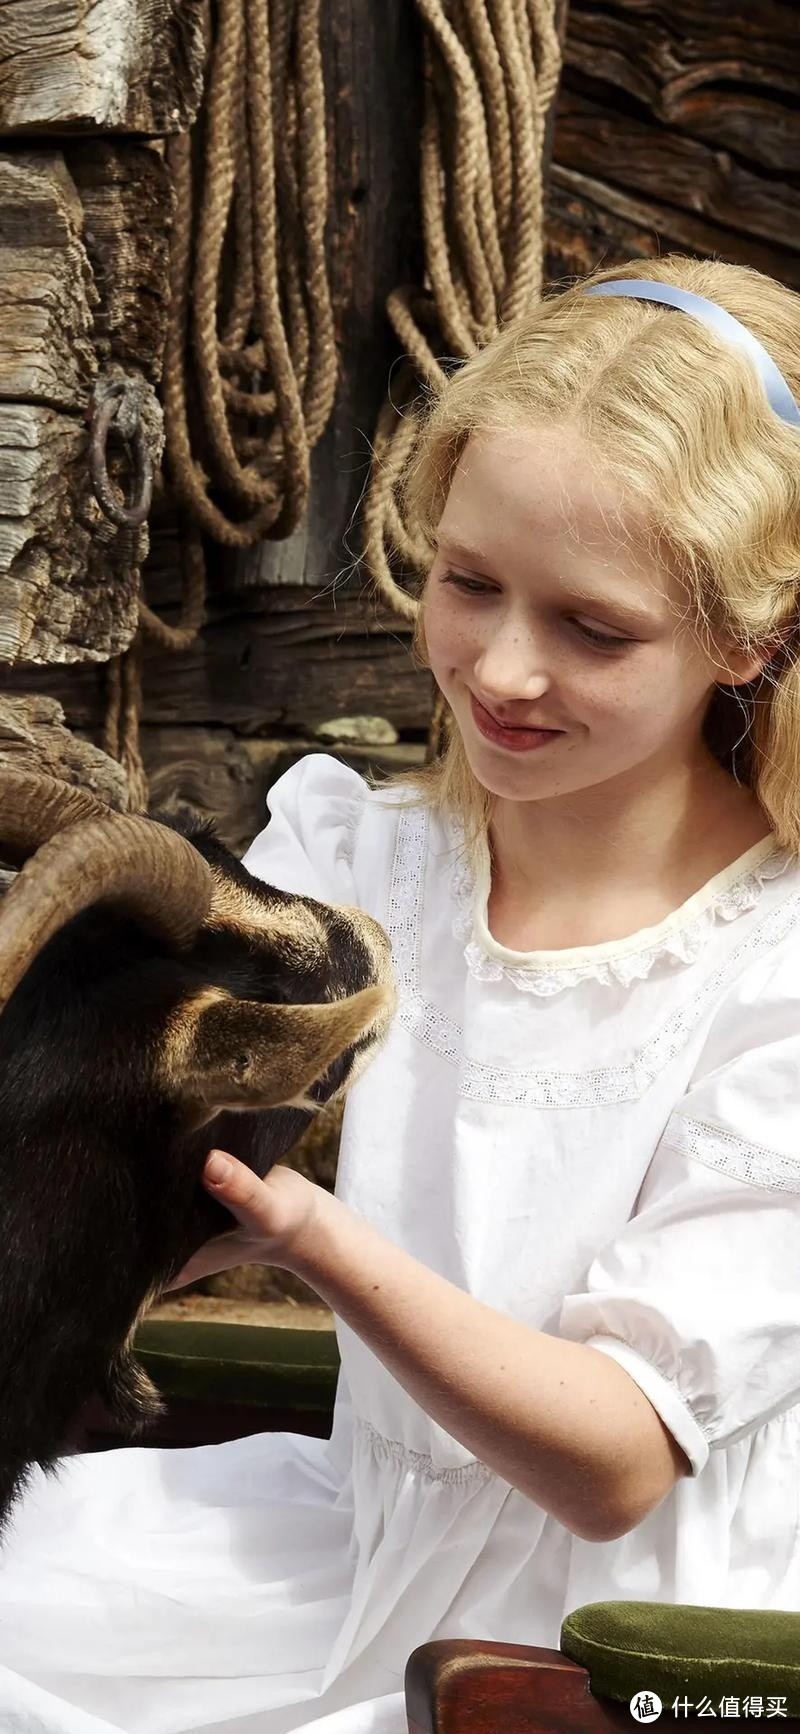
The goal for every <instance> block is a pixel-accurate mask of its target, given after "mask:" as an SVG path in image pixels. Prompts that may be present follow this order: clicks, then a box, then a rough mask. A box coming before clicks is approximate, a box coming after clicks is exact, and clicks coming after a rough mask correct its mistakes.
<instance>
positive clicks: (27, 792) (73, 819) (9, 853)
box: [0, 764, 111, 867]
mask: <svg viewBox="0 0 800 1734" xmlns="http://www.w3.org/2000/svg"><path fill="white" fill-rule="evenodd" d="M109 812H111V808H110V807H107V806H106V804H105V802H104V801H100V800H98V798H97V796H96V795H91V794H90V793H89V791H88V789H80V788H75V786H74V784H72V783H61V782H59V781H58V779H57V778H56V777H49V776H46V775H44V774H43V773H42V772H37V771H18V770H16V769H15V768H14V767H13V766H11V765H7V764H4V765H0V859H2V860H4V861H7V862H9V864H10V865H11V866H14V867H16V866H17V865H18V864H20V863H21V862H23V861H26V860H27V858H28V856H29V855H33V854H34V852H35V850H37V849H38V848H39V847H40V845H41V844H42V843H46V842H47V841H48V840H49V838H50V837H54V836H55V833H56V831H63V830H64V829H65V827H66V826H67V825H76V824H78V823H79V822H80V821H81V819H102V818H105V816H106V814H108V813H109Z"/></svg>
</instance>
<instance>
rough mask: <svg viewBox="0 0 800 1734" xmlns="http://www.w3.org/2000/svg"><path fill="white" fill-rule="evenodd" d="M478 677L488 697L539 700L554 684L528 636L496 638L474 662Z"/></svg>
mask: <svg viewBox="0 0 800 1734" xmlns="http://www.w3.org/2000/svg"><path fill="white" fill-rule="evenodd" d="M475 676H476V679H477V681H478V682H479V685H480V688H481V691H482V692H483V693H485V695H486V697H487V698H494V699H497V700H498V701H499V700H501V699H512V698H539V697H540V695H541V694H542V693H543V692H547V690H548V688H549V686H550V684H551V681H550V674H549V672H548V669H547V663H546V658H545V655H544V653H543V651H542V649H541V647H540V646H537V645H536V644H535V643H534V642H533V639H532V638H531V636H530V635H529V634H527V633H525V634H517V635H516V637H515V638H510V637H509V636H506V637H505V638H504V639H503V640H502V641H501V640H499V639H494V640H493V641H492V643H491V644H490V645H488V646H487V648H486V649H485V650H484V651H482V652H481V655H480V656H479V657H478V659H477V661H476V663H475Z"/></svg>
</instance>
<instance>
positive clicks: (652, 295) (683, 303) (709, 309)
mask: <svg viewBox="0 0 800 1734" xmlns="http://www.w3.org/2000/svg"><path fill="white" fill-rule="evenodd" d="M584 293H585V294H586V295H627V296H630V298H631V299H632V300H634V301H657V302H658V303H659V304H660V305H661V306H663V307H679V308H680V309H681V311H682V312H683V313H691V314H692V315H693V317H694V318H695V319H699V320H701V322H702V324H703V325H708V326H709V327H710V329H711V330H712V331H716V332H718V333H719V335H720V337H723V338H725V339H727V341H728V342H729V343H733V344H735V345H736V346H737V348H739V349H743V350H744V352H745V354H746V355H749V357H750V360H751V361H752V362H754V363H755V366H756V369H757V371H758V374H759V377H760V379H761V383H762V385H763V387H764V390H765V392H766V394H767V398H768V401H769V406H770V409H773V410H774V411H775V414H776V415H778V416H780V418H781V421H785V422H788V424H789V426H790V427H800V408H798V405H797V403H796V402H795V399H794V397H793V396H792V393H791V391H790V390H789V387H788V385H787V384H786V380H785V379H784V377H783V374H782V373H781V371H780V368H779V367H776V365H775V362H774V361H773V359H772V356H771V355H770V354H769V353H768V351H767V350H766V349H765V348H764V345H763V343H759V341H758V338H757V337H754V336H753V333H752V331H749V330H748V328H747V326H746V325H741V324H740V322H739V320H738V319H734V317H733V314H732V313H726V311H725V308H724V307H718V306H717V303H716V301H707V300H706V299H705V297H704V296H703V295H694V294H692V292H691V290H689V289H676V288H675V287H674V286H673V284H672V283H655V282H653V281H652V279H651V278H649V277H612V278H610V279H609V281H608V282H607V283H590V284H589V285H588V286H587V288H586V290H585V291H584Z"/></svg>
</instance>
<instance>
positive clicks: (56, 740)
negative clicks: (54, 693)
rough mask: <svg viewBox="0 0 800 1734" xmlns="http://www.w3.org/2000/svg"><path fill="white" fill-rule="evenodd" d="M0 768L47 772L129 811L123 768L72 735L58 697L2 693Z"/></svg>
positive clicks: (95, 748) (115, 806)
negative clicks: (21, 695) (57, 700)
mask: <svg viewBox="0 0 800 1734" xmlns="http://www.w3.org/2000/svg"><path fill="white" fill-rule="evenodd" d="M0 765H11V766H12V767H13V768H14V769H15V770H24V771H28V770H31V771H43V772H45V773H46V774H47V776H50V777H58V778H59V779H60V781H61V782H64V783H72V784H76V785H78V786H79V787H81V788H84V789H89V790H90V791H91V793H92V794H94V795H97V796H98V797H99V799H100V800H101V801H105V802H106V803H107V804H108V806H109V807H114V808H115V809H117V810H118V811H119V812H125V811H126V810H127V805H128V791H127V782H126V778H125V773H124V771H123V769H122V766H121V765H118V764H116V762H115V761H114V759H110V758H109V757H108V755H107V753H103V752H101V751H100V749H99V748H98V747H96V746H92V745H91V744H90V743H89V742H87V741H82V740H77V739H76V738H75V736H74V735H72V734H70V732H69V730H68V729H67V728H65V726H64V712H63V710H62V709H61V706H60V704H57V703H56V702H55V700H54V699H50V698H10V697H8V695H0Z"/></svg>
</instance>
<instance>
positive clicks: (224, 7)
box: [105, 0, 338, 807]
mask: <svg viewBox="0 0 800 1734" xmlns="http://www.w3.org/2000/svg"><path fill="white" fill-rule="evenodd" d="M319 14H320V0H218V4H217V8H216V31H215V36H214V40H213V42H212V45H211V48H210V56H209V73H208V84H207V91H206V97H205V101H204V105H203V111H202V112H201V115H200V118H199V121H198V125H197V127H196V128H195V129H194V132H193V133H192V134H191V135H189V134H180V135H178V136H177V137H175V138H173V139H171V140H170V141H169V144H168V147H167V160H168V163H169V167H170V171H171V175H172V180H173V186H174V190H175V201H176V207H175V217H174V223H173V230H172V242H171V256H170V310H169V318H168V326H167V339H166V345H165V351H164V373H163V386H162V398H163V405H164V432H165V439H166V472H167V481H168V485H169V489H170V491H171V493H172V494H173V495H174V498H175V501H176V502H177V505H178V507H179V509H180V512H181V514H182V516H183V520H184V524H183V534H182V538H181V541H182V606H181V614H180V619H179V622H178V625H177V626H169V625H167V624H166V622H164V621H163V620H161V619H159V617H158V616H157V615H156V614H154V612H153V611H152V609H151V608H149V607H148V606H147V603H146V602H145V601H144V599H143V598H142V600H141V603H140V615H139V630H138V633H137V636H136V639H135V640H134V643H133V645H132V646H131V649H130V650H129V651H128V652H126V653H125V655H124V656H123V657H119V658H115V659H114V661H113V662H112V663H111V664H110V665H109V708H108V712H107V718H106V734H105V745H106V750H107V751H110V752H112V753H113V754H114V756H115V757H118V758H121V759H122V761H123V763H124V764H125V766H126V769H127V771H128V777H129V784H130V790H131V804H132V806H134V807H143V806H145V805H146V801H147V780H146V777H145V772H144V767H143V764H142V760H141V754H140V751H139V738H138V737H139V717H140V713H141V658H142V647H143V641H144V640H145V639H147V638H149V639H150V640H152V641H153V642H155V643H158V644H159V645H160V646H161V648H162V649H168V650H185V649H187V648H188V647H189V645H191V644H192V643H193V641H194V639H195V638H196V636H197V634H198V632H199V630H200V627H201V626H202V624H203V618H204V610H205V590H206V584H205V565H204V558H203V546H202V541H201V533H205V535H207V536H209V537H210V538H212V539H213V540H214V541H216V542H219V543H221V544H223V545H224V546H226V547H230V548H246V547H250V546H251V545H252V544H253V543H255V542H258V541H261V540H262V539H263V538H264V537H274V538H279V537H283V536H288V535H289V534H290V533H291V531H292V530H293V529H294V528H295V526H296V524H297V523H298V522H299V520H300V518H301V517H302V515H303V513H304V511H305V508H306V504H307V500H308V487H309V470H310V453H311V451H312V450H313V448H314V446H315V445H316V443H317V441H318V440H319V438H320V435H321V434H322V432H323V431H324V428H325V426H326V424H327V421H328V418H329V416H330V412H331V408H332V405H333V400H334V395H335V391H336V380H337V371H338V363H337V355H336V347H335V342H334V327H333V312H332V308H331V298H330V290H329V286H328V277H327V269H326V261H325V249H324V230H325V217H326V210H327V179H326V162H325V146H326V139H325V92H324V85H323V73H322V59H321V54H320V45H319Z"/></svg>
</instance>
